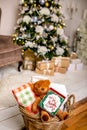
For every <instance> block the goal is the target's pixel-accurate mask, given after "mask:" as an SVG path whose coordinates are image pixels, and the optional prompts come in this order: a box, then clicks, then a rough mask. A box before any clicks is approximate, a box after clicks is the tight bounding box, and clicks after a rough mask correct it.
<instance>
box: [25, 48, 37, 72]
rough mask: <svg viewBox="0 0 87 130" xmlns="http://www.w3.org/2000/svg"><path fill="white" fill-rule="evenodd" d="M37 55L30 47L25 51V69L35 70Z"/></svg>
mask: <svg viewBox="0 0 87 130" xmlns="http://www.w3.org/2000/svg"><path fill="white" fill-rule="evenodd" d="M35 62H36V57H35V55H34V53H33V51H31V50H30V49H28V50H26V51H24V54H23V69H26V70H35Z"/></svg>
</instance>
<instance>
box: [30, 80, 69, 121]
mask: <svg viewBox="0 0 87 130" xmlns="http://www.w3.org/2000/svg"><path fill="white" fill-rule="evenodd" d="M50 83H51V82H50V81H49V80H48V79H46V80H39V81H37V82H35V83H33V84H32V90H33V91H34V93H35V95H36V100H35V101H34V102H33V104H32V107H31V110H32V112H33V113H38V112H40V118H41V121H48V120H50V119H51V118H52V116H51V115H50V114H49V113H48V112H47V111H45V110H42V109H41V108H40V107H39V105H38V104H39V103H40V101H41V100H42V98H43V97H44V96H45V95H46V94H47V92H48V91H49V88H50ZM68 115H69V114H68V112H64V111H62V110H60V109H59V110H58V112H57V113H56V116H58V117H59V119H60V120H64V119H66V118H67V117H68Z"/></svg>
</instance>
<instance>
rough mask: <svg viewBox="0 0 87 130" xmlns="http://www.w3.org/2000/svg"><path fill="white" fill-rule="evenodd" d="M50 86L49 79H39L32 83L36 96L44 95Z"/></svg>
mask: <svg viewBox="0 0 87 130" xmlns="http://www.w3.org/2000/svg"><path fill="white" fill-rule="evenodd" d="M49 86H50V81H49V80H39V81H37V82H35V83H34V84H33V91H34V92H35V94H36V95H37V96H41V95H45V94H46V93H47V92H48V90H49Z"/></svg>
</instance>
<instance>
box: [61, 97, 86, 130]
mask: <svg viewBox="0 0 87 130" xmlns="http://www.w3.org/2000/svg"><path fill="white" fill-rule="evenodd" d="M62 130H87V97H86V98H84V99H82V100H80V101H79V102H77V103H75V105H74V109H73V110H72V113H71V116H70V117H69V118H68V119H67V120H65V121H64V124H63V128H62Z"/></svg>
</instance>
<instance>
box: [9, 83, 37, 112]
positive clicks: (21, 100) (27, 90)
mask: <svg viewBox="0 0 87 130" xmlns="http://www.w3.org/2000/svg"><path fill="white" fill-rule="evenodd" d="M12 93H13V95H14V97H15V99H16V101H17V102H18V104H19V105H21V106H23V107H25V108H26V109H27V110H28V111H30V112H31V105H32V103H33V102H34V101H35V94H34V92H33V91H32V89H31V83H27V84H24V85H22V86H20V87H18V88H16V89H13V90H12Z"/></svg>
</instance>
